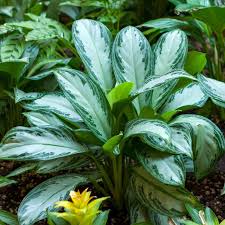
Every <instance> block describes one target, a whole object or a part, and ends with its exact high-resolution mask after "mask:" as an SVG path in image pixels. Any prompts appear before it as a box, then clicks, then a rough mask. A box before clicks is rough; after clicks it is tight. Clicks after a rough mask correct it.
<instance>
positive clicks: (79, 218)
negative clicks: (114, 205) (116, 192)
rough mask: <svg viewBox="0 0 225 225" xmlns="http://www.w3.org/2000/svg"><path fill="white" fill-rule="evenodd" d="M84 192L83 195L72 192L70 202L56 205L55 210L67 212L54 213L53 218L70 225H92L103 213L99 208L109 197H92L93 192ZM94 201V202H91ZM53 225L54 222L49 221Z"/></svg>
mask: <svg viewBox="0 0 225 225" xmlns="http://www.w3.org/2000/svg"><path fill="white" fill-rule="evenodd" d="M87 190H88V189H86V190H84V191H83V192H82V193H80V191H76V192H75V191H71V192H70V197H71V199H72V202H70V201H59V202H56V203H55V208H60V207H63V208H64V210H65V212H52V213H50V214H51V216H56V217H59V218H62V219H64V220H65V221H67V222H69V224H70V225H92V224H94V221H95V219H96V218H97V216H98V214H100V213H101V212H102V211H100V210H99V207H100V205H101V203H102V202H103V201H105V200H106V199H107V198H108V197H103V198H97V199H95V200H93V199H94V198H95V197H93V196H92V197H91V192H90V191H87ZM91 200H93V201H91ZM49 224H50V225H51V224H52V222H51V221H49Z"/></svg>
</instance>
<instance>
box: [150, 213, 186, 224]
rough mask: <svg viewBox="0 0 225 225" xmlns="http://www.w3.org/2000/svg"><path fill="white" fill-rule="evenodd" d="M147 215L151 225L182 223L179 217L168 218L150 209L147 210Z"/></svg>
mask: <svg viewBox="0 0 225 225" xmlns="http://www.w3.org/2000/svg"><path fill="white" fill-rule="evenodd" d="M148 217H149V219H150V222H151V223H152V225H183V224H182V223H180V221H179V220H180V219H179V218H173V219H172V218H170V217H168V216H165V215H161V214H159V213H156V212H154V211H152V210H148Z"/></svg>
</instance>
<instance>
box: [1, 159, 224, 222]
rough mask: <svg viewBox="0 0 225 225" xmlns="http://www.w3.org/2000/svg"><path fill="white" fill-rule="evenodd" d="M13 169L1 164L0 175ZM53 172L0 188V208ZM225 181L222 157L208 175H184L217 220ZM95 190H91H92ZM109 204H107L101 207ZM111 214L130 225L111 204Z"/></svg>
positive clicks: (12, 207)
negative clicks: (198, 178)
mask: <svg viewBox="0 0 225 225" xmlns="http://www.w3.org/2000/svg"><path fill="white" fill-rule="evenodd" d="M15 168H16V164H15V163H13V162H1V163H0V175H1V176H3V175H6V174H7V173H9V172H10V171H12V169H15ZM51 176H52V175H37V174H34V173H28V174H26V175H22V176H20V177H18V179H17V181H18V183H17V184H14V185H11V186H8V187H5V188H2V189H1V190H0V209H4V210H7V211H10V212H12V213H15V214H16V212H17V209H18V207H19V204H20V202H21V201H22V199H23V198H24V197H25V195H26V194H27V193H28V192H29V191H30V190H31V189H32V188H34V187H35V186H36V185H38V184H39V183H41V182H43V181H44V180H46V179H47V178H50V177H51ZM224 183H225V159H223V160H221V162H220V166H219V168H218V170H217V171H216V172H215V173H213V174H212V175H210V176H208V177H207V178H205V179H203V180H201V181H196V179H195V178H194V176H193V175H191V174H189V175H188V176H187V182H186V186H187V189H189V190H190V191H191V192H193V193H194V194H195V195H196V196H197V197H198V199H199V200H200V202H201V203H202V204H204V205H205V206H208V207H210V208H212V209H213V210H214V212H215V213H216V214H217V216H218V218H219V219H220V220H222V219H225V211H224V208H225V195H223V196H221V189H222V188H223V185H224ZM93 193H94V191H93ZM104 207H109V206H106V205H105V206H104ZM110 209H111V212H110V217H109V221H108V225H116V224H121V225H129V219H128V216H127V213H126V212H124V211H120V212H117V211H116V210H114V209H113V208H112V207H110ZM36 224H37V225H46V224H47V223H46V222H45V221H41V222H38V223H36Z"/></svg>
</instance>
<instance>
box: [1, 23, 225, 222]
mask: <svg viewBox="0 0 225 225" xmlns="http://www.w3.org/2000/svg"><path fill="white" fill-rule="evenodd" d="M72 34H73V40H74V44H75V47H76V49H77V52H78V54H79V56H80V58H81V59H82V61H83V63H84V66H85V72H81V71H78V70H75V69H72V68H69V67H63V68H58V69H56V70H55V72H54V74H55V77H56V79H57V82H58V84H59V88H58V90H57V92H51V93H46V92H45V93H40V94H39V95H38V97H37V98H36V99H34V98H33V99H31V98H30V97H29V95H30V93H26V94H24V95H22V94H21V92H20V91H18V90H17V91H16V92H15V95H16V96H15V98H16V99H17V102H20V104H21V105H22V106H23V107H24V109H26V110H27V112H26V113H24V114H25V116H26V117H27V121H28V122H29V124H30V127H15V128H13V129H12V130H10V131H9V132H8V133H7V134H6V136H5V137H4V139H3V141H2V146H1V149H0V158H1V159H4V160H16V161H24V162H26V164H24V165H23V166H22V167H21V168H19V169H17V170H16V171H13V172H12V173H11V174H9V175H8V177H9V178H10V177H13V176H16V175H18V174H20V173H23V172H26V171H28V170H31V169H32V170H35V171H36V172H37V173H52V172H58V171H68V170H69V171H70V172H68V173H65V174H64V175H60V176H56V177H53V178H51V179H49V180H47V181H45V182H43V183H41V184H40V185H38V186H37V187H35V188H34V189H33V190H31V191H30V193H28V195H27V196H26V197H25V198H24V200H23V201H22V202H21V204H20V207H19V210H18V220H19V224H21V225H31V224H34V223H35V222H37V221H39V220H41V219H44V218H46V216H47V211H51V210H52V208H53V205H54V203H55V202H57V201H59V200H62V199H66V198H67V196H68V193H69V191H70V190H72V189H75V188H76V187H77V186H78V185H81V184H87V183H92V184H93V185H94V186H95V188H96V189H97V190H98V191H99V192H102V194H103V196H111V198H110V200H111V201H112V203H113V205H114V207H116V208H117V209H118V210H120V209H122V208H124V207H126V208H127V210H128V211H129V214H130V223H131V224H135V223H139V222H149V223H152V224H163V225H165V224H168V218H172V219H173V220H174V221H177V218H179V217H180V216H182V215H184V214H186V209H185V206H184V204H190V205H192V206H193V207H195V208H201V205H200V203H199V202H198V200H197V199H196V198H195V197H194V196H193V195H192V194H191V193H190V192H188V191H187V190H186V189H185V177H186V167H187V162H188V165H189V164H190V162H191V164H193V168H194V173H195V175H196V177H197V178H198V179H200V178H202V177H204V176H206V175H207V174H208V173H209V172H210V171H211V170H212V169H213V168H214V166H215V164H216V162H217V160H218V159H219V158H220V157H221V156H222V155H223V154H224V146H225V143H224V136H223V134H222V132H221V131H220V130H219V128H218V127H217V126H216V125H215V124H214V123H213V122H211V121H210V120H208V119H207V118H204V117H202V116H200V115H194V114H181V112H182V111H185V110H186V109H192V108H196V107H201V106H203V105H204V104H205V102H206V101H207V100H208V98H210V97H212V96H210V95H209V94H206V92H205V91H204V90H203V84H207V82H206V81H205V80H207V79H208V78H206V77H205V76H204V75H199V79H197V78H195V77H193V76H191V75H189V74H188V73H187V72H185V71H184V70H183V66H184V63H185V59H186V55H187V50H188V42H187V37H186V35H185V33H184V32H183V31H181V30H172V31H170V32H167V33H165V34H163V35H162V36H161V37H160V38H159V40H158V41H157V43H156V44H155V45H154V47H151V46H150V44H149V42H148V41H147V39H146V38H145V37H144V35H143V34H142V33H141V32H140V31H139V30H138V29H136V28H135V27H131V26H129V27H126V28H124V29H122V30H121V31H120V32H119V33H118V34H117V36H116V38H115V40H113V38H112V36H111V33H110V31H109V30H108V28H107V27H106V26H105V25H103V24H102V23H100V22H96V21H93V20H88V19H82V20H77V21H75V22H74V24H73V28H72ZM200 78H201V79H200ZM180 79H189V80H191V83H189V84H188V85H187V86H185V87H182V88H180V89H178V88H177V83H178V80H180ZM213 82H214V81H213ZM214 88H215V87H214ZM208 91H209V89H208ZM18 93H20V95H19V96H18ZM31 94H32V93H31ZM213 96H214V95H213ZM218 96H219V95H218ZM218 96H217V97H218ZM217 101H220V102H221V104H224V101H223V99H221V98H219V97H218V98H217ZM90 163H94V164H95V168H96V169H95V170H94V171H93V168H89V164H90ZM77 168H85V170H84V171H82V172H75V171H76V169H77ZM157 221H158V222H157ZM160 221H161V222H160Z"/></svg>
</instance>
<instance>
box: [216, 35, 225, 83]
mask: <svg viewBox="0 0 225 225" xmlns="http://www.w3.org/2000/svg"><path fill="white" fill-rule="evenodd" d="M217 40H218V47H219V49H218V63H219V65H220V73H219V77H218V78H219V80H221V81H224V80H225V79H224V75H223V67H224V62H225V40H224V37H223V33H217Z"/></svg>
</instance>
